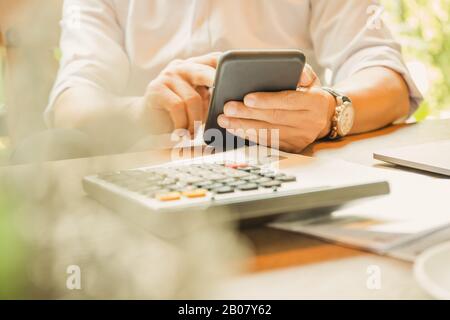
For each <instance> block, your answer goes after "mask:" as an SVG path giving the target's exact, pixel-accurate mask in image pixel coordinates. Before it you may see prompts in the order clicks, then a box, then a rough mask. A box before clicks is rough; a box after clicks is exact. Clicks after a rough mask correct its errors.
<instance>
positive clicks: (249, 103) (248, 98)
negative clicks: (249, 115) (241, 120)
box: [244, 94, 256, 107]
mask: <svg viewBox="0 0 450 320" xmlns="http://www.w3.org/2000/svg"><path fill="white" fill-rule="evenodd" d="M244 104H245V105H246V106H247V107H254V106H255V105H256V99H255V97H254V96H253V95H251V94H249V95H248V96H246V97H245V99H244Z"/></svg>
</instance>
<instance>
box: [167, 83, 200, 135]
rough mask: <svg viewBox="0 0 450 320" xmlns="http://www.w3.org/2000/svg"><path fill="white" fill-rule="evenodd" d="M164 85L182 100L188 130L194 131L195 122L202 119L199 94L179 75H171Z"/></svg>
mask: <svg viewBox="0 0 450 320" xmlns="http://www.w3.org/2000/svg"><path fill="white" fill-rule="evenodd" d="M166 85H167V86H168V87H169V88H170V89H171V90H172V91H173V92H175V93H176V94H177V95H178V96H179V97H180V99H181V100H182V101H183V102H184V105H185V112H186V113H187V117H188V126H187V128H188V130H189V131H190V132H191V133H194V130H195V127H194V126H195V122H202V120H203V117H204V116H203V100H202V97H201V96H200V94H199V93H198V92H197V90H195V89H194V88H193V87H192V86H191V85H190V84H189V83H187V82H186V81H185V80H183V79H182V78H180V77H172V78H171V79H170V81H168V82H167V83H166Z"/></svg>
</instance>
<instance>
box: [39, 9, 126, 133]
mask: <svg viewBox="0 0 450 320" xmlns="http://www.w3.org/2000/svg"><path fill="white" fill-rule="evenodd" d="M60 50H61V53H62V56H61V61H60V67H59V72H58V76H57V79H56V81H55V84H54V86H53V89H52V92H51V94H50V97H49V103H48V106H47V108H46V111H45V115H44V117H45V120H46V123H47V125H48V126H49V127H52V126H53V106H54V103H55V101H56V99H57V98H58V96H59V95H61V93H63V92H64V91H65V90H67V89H69V88H73V87H80V86H91V87H97V88H101V89H103V90H106V91H108V92H110V93H113V94H118V95H120V94H122V93H123V91H124V90H125V89H126V86H127V82H128V78H129V73H130V66H129V60H128V57H127V55H126V53H125V50H124V36H123V30H122V28H121V27H120V25H119V23H118V21H117V18H116V13H115V11H114V7H113V3H112V2H111V1H109V0H65V1H64V6H63V17H62V20H61V40H60Z"/></svg>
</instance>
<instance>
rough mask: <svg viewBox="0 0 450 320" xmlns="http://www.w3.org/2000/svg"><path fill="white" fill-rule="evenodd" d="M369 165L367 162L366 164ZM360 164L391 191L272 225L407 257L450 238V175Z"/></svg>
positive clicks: (362, 169) (412, 256)
mask: <svg viewBox="0 0 450 320" xmlns="http://www.w3.org/2000/svg"><path fill="white" fill-rule="evenodd" d="M364 168H365V167H364ZM364 168H360V171H359V172H358V174H365V172H364V170H367V172H366V174H367V175H373V174H374V170H375V171H376V172H377V173H376V174H377V176H378V177H379V178H381V179H386V180H387V181H388V182H389V184H390V187H391V194H390V195H388V196H383V197H379V198H374V199H369V200H366V201H363V202H360V203H357V204H354V205H351V206H347V207H345V208H342V209H340V210H338V211H336V212H333V213H332V214H330V215H328V216H325V217H323V216H322V217H319V218H317V219H314V218H313V219H308V220H298V221H294V222H281V221H279V222H275V223H272V224H271V225H270V226H271V227H274V228H277V229H282V230H288V231H294V232H300V233H304V234H308V235H312V236H316V237H319V238H322V239H325V240H329V241H333V242H337V243H341V244H344V245H347V246H351V247H356V248H360V249H365V250H370V251H373V252H376V253H379V254H385V255H392V256H395V257H398V258H401V259H405V260H413V259H414V257H415V256H416V255H417V254H419V253H420V252H422V251H423V250H425V249H427V248H428V247H430V246H432V245H434V244H435V243H439V242H442V241H445V240H449V239H450V179H449V178H446V177H442V178H441V177H439V176H433V177H430V176H427V175H420V174H411V173H407V172H403V171H398V170H395V169H384V168H383V169H378V168H377V169H374V168H366V169H364Z"/></svg>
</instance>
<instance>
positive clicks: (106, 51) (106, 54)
mask: <svg viewBox="0 0 450 320" xmlns="http://www.w3.org/2000/svg"><path fill="white" fill-rule="evenodd" d="M373 4H374V1H372V0H65V4H64V13H63V19H62V22H61V27H62V36H61V43H60V46H61V50H62V54H63V55H62V59H61V65H60V70H59V74H58V77H57V80H56V83H55V85H54V88H53V91H52V93H51V96H50V102H49V107H48V108H47V112H46V119H47V122H48V124H49V125H50V126H51V124H52V118H53V117H52V112H51V111H52V110H51V109H52V105H53V103H54V101H55V99H56V98H57V97H58V95H60V94H61V93H62V92H63V91H64V90H66V89H68V88H71V87H76V86H86V85H88V86H96V87H100V88H103V89H106V90H108V91H109V92H111V93H113V94H116V95H121V96H137V95H143V93H144V90H145V88H146V86H147V85H148V84H149V82H150V81H151V80H152V79H154V78H155V77H156V76H157V75H158V73H159V72H160V71H161V70H162V69H163V68H164V67H165V66H166V65H167V64H168V63H169V62H170V61H171V60H173V59H177V58H178V59H183V58H188V57H192V56H198V55H202V54H205V53H209V52H213V51H226V50H230V49H274V48H277V49H278V48H296V49H300V50H302V51H303V52H304V53H305V55H306V57H307V61H308V62H309V64H310V65H312V67H313V68H314V69H315V71H316V72H317V73H318V74H319V75H320V77H321V78H322V80H323V79H324V78H323V76H324V72H325V70H326V69H328V70H330V71H331V73H330V74H332V80H331V83H328V84H329V85H333V84H334V83H336V82H339V81H341V80H343V79H345V78H347V77H349V76H350V75H352V74H354V73H355V72H358V71H360V70H361V69H364V68H367V67H372V66H385V67H388V68H391V69H393V70H395V71H397V72H398V73H400V74H402V75H403V76H404V78H405V80H406V82H407V84H408V86H409V89H410V97H411V102H412V103H411V106H412V110H411V113H412V112H413V111H415V109H416V108H417V106H418V104H419V102H420V100H421V94H420V92H419V91H418V89H417V88H416V86H415V84H414V83H413V81H412V79H411V77H410V75H409V73H408V71H407V68H406V66H405V64H404V62H403V59H402V56H401V48H400V46H399V44H398V43H397V42H395V41H394V39H393V38H392V35H391V33H390V32H389V30H388V28H387V27H386V25H384V23H382V22H379V21H374V22H373V23H371V22H370V18H371V17H372V14H373V11H372V10H370V8H373V7H371V6H373ZM368 8H369V9H368Z"/></svg>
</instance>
